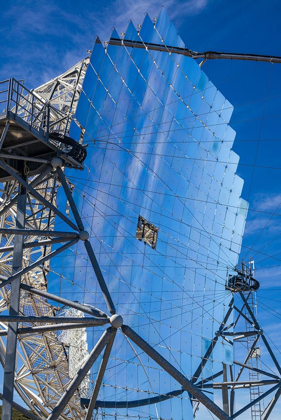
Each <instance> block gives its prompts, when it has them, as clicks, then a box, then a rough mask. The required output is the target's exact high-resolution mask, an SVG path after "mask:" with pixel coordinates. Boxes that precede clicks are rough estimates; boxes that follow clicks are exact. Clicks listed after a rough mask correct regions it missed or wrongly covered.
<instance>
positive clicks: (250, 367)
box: [233, 360, 280, 379]
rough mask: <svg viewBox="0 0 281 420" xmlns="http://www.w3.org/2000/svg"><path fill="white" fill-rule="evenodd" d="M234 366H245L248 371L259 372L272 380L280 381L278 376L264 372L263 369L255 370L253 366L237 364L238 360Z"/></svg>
mask: <svg viewBox="0 0 281 420" xmlns="http://www.w3.org/2000/svg"><path fill="white" fill-rule="evenodd" d="M233 364H234V365H238V366H243V367H244V368H246V369H250V370H253V371H254V372H258V373H260V374H261V375H267V376H270V377H271V378H274V379H280V378H279V377H278V376H277V375H273V373H269V372H266V371H265V370H262V369H258V368H254V367H252V366H248V365H245V364H243V363H240V362H237V361H236V360H234V361H233Z"/></svg>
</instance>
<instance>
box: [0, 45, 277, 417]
mask: <svg viewBox="0 0 281 420" xmlns="http://www.w3.org/2000/svg"><path fill="white" fill-rule="evenodd" d="M146 47H147V46H146ZM146 47H145V48H146ZM150 47H151V46H148V48H150ZM155 48H158V46H155ZM208 54H209V53H208ZM195 58H196V57H195ZM205 58H210V57H209V56H207V55H206V56H205ZM262 61H263V60H262ZM86 66H87V59H86V60H83V62H81V63H79V64H78V65H77V66H75V67H74V68H73V69H71V71H69V72H67V73H65V74H64V75H62V76H60V77H59V78H58V79H55V80H53V81H51V82H50V83H48V84H46V85H44V86H42V87H40V88H38V89H36V90H35V91H34V92H28V91H27V90H26V89H25V88H24V86H22V85H21V84H20V83H18V82H16V81H14V80H11V81H6V82H4V83H2V90H1V94H2V95H3V94H6V93H7V100H3V101H2V103H6V105H5V113H2V115H1V124H2V127H3V129H2V134H1V140H0V147H1V152H0V157H1V161H0V168H1V170H2V172H3V173H2V175H1V176H2V181H3V182H4V188H3V192H2V197H1V210H0V215H1V228H0V234H1V239H2V247H1V249H0V251H1V281H2V282H1V284H0V288H1V293H2V300H1V312H2V315H1V316H0V322H1V326H2V330H1V332H0V335H1V336H2V337H5V336H6V339H3V338H1V342H0V344H1V352H0V361H1V363H2V365H3V367H4V391H3V395H1V398H2V399H3V414H2V416H3V419H5V420H8V419H11V410H12V406H15V407H16V408H18V409H19V410H20V411H21V412H23V413H24V414H27V415H28V416H29V417H30V418H33V419H37V420H38V419H46V418H48V420H51V419H52V420H53V419H58V418H81V419H82V418H86V419H87V420H89V419H90V418H91V417H92V414H93V411H94V409H95V408H97V407H106V406H110V405H112V404H114V407H117V408H118V406H120V407H123V406H127V407H128V406H132V407H134V406H136V407H139V406H141V405H145V404H154V403H157V402H161V401H164V400H165V399H168V398H172V397H173V396H177V395H180V394H181V393H183V392H184V391H187V392H188V393H189V394H190V395H191V396H192V399H193V402H194V411H195V414H196V408H197V405H196V403H202V404H203V405H205V406H206V407H207V408H208V409H209V410H210V411H211V412H212V413H213V414H214V415H215V416H217V417H218V418H219V419H230V418H231V419H234V418H237V417H239V415H240V414H242V413H243V412H244V411H246V410H248V409H249V408H251V407H253V406H255V405H256V404H257V403H259V402H260V401H261V400H262V399H263V398H265V397H266V396H268V395H269V394H271V393H275V394H274V397H273V398H272V400H271V402H270V403H269V405H268V406H267V408H266V409H265V411H264V413H263V420H266V419H268V418H269V415H270V413H271V411H272V409H273V408H274V406H275V404H276V402H277V400H278V398H279V396H280V393H281V387H280V376H279V375H280V374H281V367H280V365H279V363H278V361H277V359H276V357H275V355H274V353H273V351H272V349H271V347H270V345H269V343H268V341H267V339H266V337H265V335H264V333H263V331H262V330H261V328H260V326H259V324H258V321H257V319H256V317H255V315H254V313H253V309H252V305H250V304H249V302H250V301H251V299H252V297H253V293H254V292H252V291H244V292H243V291H239V292H238V291H237V293H238V294H239V296H240V298H241V300H242V306H241V307H238V306H235V304H234V299H232V301H231V304H230V306H229V310H228V312H227V314H226V316H225V318H224V320H223V323H222V324H221V326H220V328H219V330H218V331H217V333H216V336H215V337H214V338H213V340H212V343H211V345H210V347H209V348H208V350H207V352H206V354H205V356H204V358H203V359H202V362H201V363H200V364H199V366H198V368H197V370H196V371H195V373H194V375H193V378H192V380H189V379H188V378H186V377H185V376H184V375H182V373H181V372H179V371H178V370H177V369H176V368H175V367H174V366H172V365H171V364H170V363H169V362H168V361H167V360H166V359H165V358H164V357H162V356H161V355H160V354H159V353H158V352H157V351H156V350H155V349H153V348H152V347H151V346H150V345H149V343H147V342H146V341H144V340H143V339H142V338H141V337H140V336H139V335H138V334H137V333H136V332H134V331H133V330H132V329H131V328H130V327H129V326H126V325H123V320H122V318H121V316H119V315H118V314H116V310H115V306H114V303H113V300H112V298H111V296H110V294H109V292H108V289H107V286H106V283H105V281H104V278H103V275H102V272H101V270H100V268H99V265H98V263H97V259H96V257H95V254H94V252H93V249H92V246H91V244H90V242H89V241H88V233H87V232H86V231H85V229H84V224H83V221H82V220H81V218H80V215H79V212H78V210H77V207H76V204H75V202H74V200H73V198H72V194H71V190H70V188H69V182H68V180H67V179H66V177H65V174H64V171H63V169H64V167H71V168H73V170H74V169H76V170H77V169H78V170H79V169H82V164H81V163H80V162H78V161H75V159H73V158H72V157H71V156H69V153H68V150H65V147H62V146H61V144H60V142H59V141H58V140H57V138H55V139H52V131H55V132H59V133H63V134H68V127H69V121H70V119H71V115H73V114H74V113H75V106H76V104H77V100H78V98H79V89H81V85H82V81H83V77H84V74H85V69H86ZM16 133H17V134H19V133H20V134H21V135H20V138H24V141H23V142H22V141H21V142H20V143H18V144H17V145H16V146H14V147H13V146H9V147H6V141H7V139H8V137H9V135H10V134H11V135H12V136H13V135H14V136H15V134H16ZM38 142H41V143H42V144H44V147H45V148H44V150H41V149H40V150H38V151H36V153H35V154H36V156H34V155H32V156H31V155H30V154H28V153H24V152H25V151H26V150H28V151H30V150H29V149H24V148H26V147H28V146H29V144H31V145H32V146H34V144H35V143H38ZM15 161H16V162H17V161H18V162H19V163H18V164H17V165H15ZM33 164H34V165H33ZM15 168H16V169H15ZM38 172H39V173H38ZM59 186H62V188H63V190H64V193H65V196H66V199H67V201H68V203H69V206H70V209H71V212H72V214H73V216H74V219H75V223H73V222H71V221H70V219H69V218H68V217H67V216H66V214H64V213H63V212H61V211H60V210H59V209H58V208H57V206H56V194H57V189H58V187H59ZM55 218H57V219H58V218H59V219H60V220H61V221H63V222H64V223H65V226H68V228H69V229H68V231H56V230H55V229H54V220H55ZM78 241H82V242H83V243H84V245H85V249H86V251H87V254H88V257H89V260H90V261H91V264H92V266H93V268H94V271H95V274H96V278H97V281H98V283H99V285H100V288H101V291H102V293H103V296H104V299H105V302H106V304H107V308H108V314H106V313H104V312H103V311H101V310H99V309H97V308H90V307H88V306H86V305H83V304H79V303H77V302H72V301H69V300H67V299H64V298H62V297H59V296H55V295H52V294H50V293H48V292H47V291H46V285H47V279H46V276H47V274H48V270H49V262H50V259H51V258H52V257H54V256H56V255H58V254H59V253H61V252H63V251H64V250H66V249H67V248H69V247H71V246H72V245H74V244H75V243H77V242H78ZM57 244H59V246H58V247H57ZM54 245H55V249H54V248H53V247H54ZM50 301H52V302H56V303H57V304H62V305H65V306H66V307H69V308H73V309H75V310H78V311H81V312H82V313H85V314H87V315H90V316H87V317H86V318H83V319H82V320H81V318H79V317H78V318H77V317H60V316H58V313H59V311H58V307H57V306H56V304H51V303H50ZM233 310H236V311H237V313H238V315H237V318H236V320H235V321H234V323H231V324H229V325H228V323H227V322H228V319H229V317H230V314H231V312H232V311H233ZM7 311H9V314H7ZM245 311H246V312H245ZM240 318H243V319H244V320H245V321H246V323H247V328H246V330H245V331H242V332H241V331H239V332H237V331H235V329H234V331H232V328H235V327H236V326H237V324H238V321H239V319H240ZM38 324H39V325H38ZM41 324H44V325H42V326H41ZM107 324H111V327H109V328H107V329H106V330H105V332H104V334H103V335H102V336H101V337H100V339H99V341H98V342H97V343H96V345H95V347H94V348H93V349H92V351H91V353H90V354H89V356H88V358H87V359H86V360H85V361H84V363H83V365H82V366H81V368H80V370H79V372H78V373H77V374H76V376H74V378H72V379H70V378H69V375H68V364H67V357H66V353H65V346H64V345H63V344H62V343H61V341H60V340H58V335H57V333H56V331H62V330H66V329H74V328H79V329H81V328H86V327H95V326H102V325H107ZM249 326H251V327H249ZM119 328H120V329H121V330H122V332H123V333H124V334H125V335H126V336H127V337H128V338H129V339H130V340H131V341H132V342H133V343H135V344H136V345H137V346H138V348H140V349H141V350H142V351H143V352H145V353H146V354H147V355H148V356H149V357H150V358H151V359H153V360H154V361H155V362H156V363H157V364H158V365H159V366H160V367H161V368H162V369H163V370H165V371H166V372H168V373H169V374H170V375H171V376H172V377H173V378H174V379H175V380H176V381H177V382H178V383H179V384H180V385H181V389H179V390H175V391H172V392H170V393H169V394H167V395H163V396H161V395H160V396H159V397H153V398H148V399H147V400H143V401H142V400H138V401H124V402H116V401H114V402H110V401H107V402H106V401H98V400H97V398H98V393H99V389H100V386H101V383H102V378H103V375H104V372H105V369H106V366H107V362H108V359H109V356H110V351H111V348H112V345H113V341H114V338H115V335H116V333H117V330H118V329H119ZM218 337H223V339H224V340H226V341H228V342H229V341H231V340H230V338H232V339H233V342H234V341H239V340H241V339H245V338H246V337H255V338H254V340H253V342H252V344H251V346H250V347H249V348H248V349H247V350H248V352H247V355H246V357H245V360H244V361H243V363H241V362H238V361H235V362H234V364H236V365H238V366H240V367H241V369H240V371H239V373H238V375H237V376H236V377H235V378H234V377H233V372H232V369H231V367H230V369H229V375H230V381H228V380H227V369H226V366H223V369H222V370H221V371H219V372H217V374H216V375H212V377H210V378H206V379H204V380H203V381H200V375H201V373H202V371H203V369H204V366H205V365H206V363H207V361H208V360H209V358H210V357H211V354H212V351H213V349H214V347H215V345H216V343H217V341H218ZM259 339H262V340H263V342H264V345H265V347H266V348H267V350H268V352H269V354H270V356H271V358H272V361H273V363H274V365H275V367H276V369H277V371H278V374H279V375H274V374H272V373H270V372H267V371H264V370H261V369H259V368H257V367H254V366H253V365H252V364H251V363H248V362H249V360H250V359H251V357H252V356H253V351H254V350H255V349H256V344H257V342H258V340H259ZM17 340H18V341H19V345H20V348H21V350H20V351H19V352H18V356H19V358H20V359H21V360H22V365H21V366H20V368H19V369H16V368H15V363H16V358H15V353H16V346H17ZM233 342H232V343H233ZM103 351H104V353H103V358H102V361H101V365H100V370H99V373H98V376H97V380H96V383H95V387H94V391H93V394H92V396H91V399H90V400H88V401H84V406H83V407H81V405H80V395H79V391H78V389H79V386H80V384H81V383H82V381H83V379H84V378H85V376H86V375H87V373H88V371H89V370H90V368H91V366H92V365H93V363H94V362H95V361H96V360H97V358H98V356H100V355H101V354H102V352H103ZM245 369H248V370H250V371H252V372H256V373H257V374H261V375H264V376H266V377H267V378H270V379H265V380H258V381H256V382H254V381H253V380H249V381H240V380H239V379H240V377H241V374H242V372H243V371H244V370H245ZM220 376H222V377H223V379H222V381H220V382H214V379H216V378H219V377H220ZM269 385H273V386H272V387H270V389H269V390H267V391H266V392H264V393H262V394H261V395H258V396H257V397H256V398H254V399H253V400H252V401H251V402H250V403H249V404H248V405H247V406H245V407H243V408H242V409H240V410H239V411H237V412H235V413H234V395H235V392H236V391H237V389H239V388H241V387H242V388H243V387H251V388H252V387H260V386H269ZM208 388H216V389H221V390H222V398H223V410H222V409H221V408H220V407H219V406H218V405H216V404H215V403H214V402H213V401H212V400H210V399H209V398H208V397H207V396H206V395H205V394H204V392H203V391H204V389H208ZM14 389H15V390H16V391H17V392H18V393H19V395H20V396H21V397H22V399H23V400H24V402H25V403H26V404H27V405H28V406H29V407H30V408H31V409H32V412H33V413H34V414H30V413H29V412H27V410H26V409H24V408H23V407H20V406H19V405H18V404H16V403H14V402H13V390H14ZM229 390H230V401H228V391H229ZM37 394H38V395H37ZM85 406H87V409H85V408H84V407H85Z"/></svg>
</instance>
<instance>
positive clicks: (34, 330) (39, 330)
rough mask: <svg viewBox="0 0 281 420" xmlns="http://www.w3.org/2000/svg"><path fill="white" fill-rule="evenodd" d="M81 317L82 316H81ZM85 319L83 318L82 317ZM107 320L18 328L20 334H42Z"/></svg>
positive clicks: (1, 332)
mask: <svg viewBox="0 0 281 420" xmlns="http://www.w3.org/2000/svg"><path fill="white" fill-rule="evenodd" d="M80 319H81V318H80ZM82 319H83V318H82ZM108 323H109V321H108V322H106V320H102V319H99V320H97V321H95V323H90V324H89V323H84V322H83V321H81V323H79V324H78V323H77V324H59V325H45V326H44V327H24V328H18V335H19V334H38V333H39V334H41V333H44V332H48V331H60V330H72V329H76V328H78V329H79V328H88V327H96V326H102V325H105V324H108ZM5 335H7V331H5V330H3V331H0V336H5Z"/></svg>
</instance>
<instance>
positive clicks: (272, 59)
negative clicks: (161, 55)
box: [96, 38, 281, 63]
mask: <svg viewBox="0 0 281 420" xmlns="http://www.w3.org/2000/svg"><path fill="white" fill-rule="evenodd" d="M96 43H101V41H100V40H99V39H98V38H97V40H96ZM106 45H119V46H125V47H128V48H141V49H144V50H152V51H161V52H166V53H172V54H180V55H184V56H186V57H191V58H194V59H196V58H201V59H203V60H222V59H223V60H242V61H262V62H266V63H281V57H278V56H273V55H261V54H239V53H225V52H216V51H205V52H197V51H192V50H189V49H188V48H182V47H173V46H170V45H168V46H167V45H163V44H162V45H161V44H154V43H150V42H145V43H144V42H143V41H142V40H140V41H130V40H127V39H117V38H110V40H109V41H107V42H106Z"/></svg>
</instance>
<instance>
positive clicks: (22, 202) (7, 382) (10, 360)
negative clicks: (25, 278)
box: [2, 185, 26, 420]
mask: <svg viewBox="0 0 281 420" xmlns="http://www.w3.org/2000/svg"><path fill="white" fill-rule="evenodd" d="M19 189H20V191H19V195H18V198H17V216H16V226H17V228H18V229H24V225H25V214H26V189H25V188H24V187H22V186H20V185H19ZM23 241H24V237H23V235H16V236H15V238H14V254H13V266H12V274H14V273H17V272H18V271H20V270H21V268H22V257H23ZM20 283H21V277H17V279H16V280H15V281H14V282H13V283H12V284H11V291H10V310H9V315H10V316H17V315H18V314H19V305H20ZM17 329H18V324H17V322H10V323H9V326H8V335H7V345H6V356H5V366H4V384H3V407H2V419H3V420H11V419H12V405H13V394H14V378H15V367H16V353H17Z"/></svg>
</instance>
